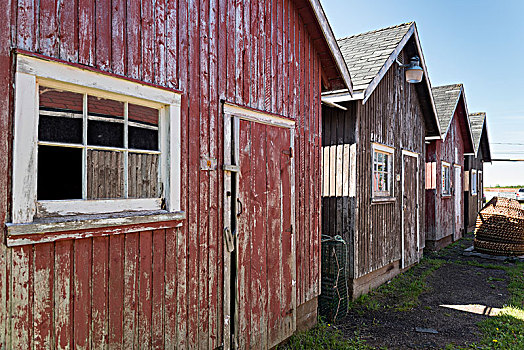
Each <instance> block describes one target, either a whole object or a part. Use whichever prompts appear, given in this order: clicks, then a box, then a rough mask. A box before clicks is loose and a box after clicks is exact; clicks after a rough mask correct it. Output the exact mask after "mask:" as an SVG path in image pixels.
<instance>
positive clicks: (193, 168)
mask: <svg viewBox="0 0 524 350" xmlns="http://www.w3.org/2000/svg"><path fill="white" fill-rule="evenodd" d="M199 12H200V3H199V0H189V1H188V35H189V42H190V43H192V45H190V46H189V58H190V60H189V63H188V64H189V66H188V67H189V76H190V77H198V76H200V64H199V63H200V45H198V42H199V39H200V32H199V28H200V26H199V21H198V18H199ZM200 93H201V89H200V84H199V81H198V80H197V79H192V78H190V79H189V111H188V113H189V119H190V120H192V121H193V120H199V119H200V115H199V113H200V104H199V94H200ZM188 141H189V150H188V154H187V162H188V187H189V188H192V189H193V190H192V191H191V192H190V193H189V194H188V206H187V212H188V217H189V218H192V219H191V220H190V221H189V225H188V226H189V227H188V229H189V232H192V233H194V232H198V230H199V220H198V217H199V202H200V200H199V198H200V195H201V193H200V187H199V186H200V169H199V165H200V123H192V122H190V123H189V125H188ZM198 244H199V235H195V234H189V235H188V265H187V269H188V290H187V293H188V301H189V302H188V327H187V332H188V335H187V340H188V343H189V344H190V345H192V344H197V343H198V340H199V338H198V335H199V331H200V324H199V321H200V320H199V316H200V314H199V306H200V304H199V299H198V298H199V292H200V290H199V284H198V282H199V270H200V268H201V266H200V263H199V258H198V254H199V247H198Z"/></svg>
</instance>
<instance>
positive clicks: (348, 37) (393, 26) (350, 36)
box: [337, 21, 415, 41]
mask: <svg viewBox="0 0 524 350" xmlns="http://www.w3.org/2000/svg"><path fill="white" fill-rule="evenodd" d="M414 23H415V21H411V22H405V23H400V24H396V25H392V26H389V27H385V28H380V29H375V30H370V31H367V32H364V33H359V34H353V35H349V36H346V37H343V38H338V39H337V41H340V40H346V39H351V38H355V37H357V36H361V35H368V34H373V33H378V32H381V31H384V30H389V29H393V28H398V27H402V26H406V25H409V26H411V25H412V24H414Z"/></svg>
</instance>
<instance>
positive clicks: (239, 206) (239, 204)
mask: <svg viewBox="0 0 524 350" xmlns="http://www.w3.org/2000/svg"><path fill="white" fill-rule="evenodd" d="M237 204H238V208H237V216H240V214H242V211H243V207H242V202H241V201H240V199H238V198H237Z"/></svg>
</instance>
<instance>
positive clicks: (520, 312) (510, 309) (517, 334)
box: [479, 263, 524, 350]
mask: <svg viewBox="0 0 524 350" xmlns="http://www.w3.org/2000/svg"><path fill="white" fill-rule="evenodd" d="M499 268H500V269H501V270H504V271H506V273H507V274H508V276H509V278H510V282H509V284H508V291H509V292H510V299H509V301H508V303H507V304H506V305H505V306H504V308H503V309H502V313H501V314H500V315H498V316H495V317H490V318H488V319H487V320H485V321H482V322H481V323H480V324H479V326H480V329H481V330H482V340H481V341H480V345H483V346H485V347H487V348H491V349H510V350H511V349H515V350H517V349H519V350H522V349H524V263H516V264H508V265H503V266H500V267H499Z"/></svg>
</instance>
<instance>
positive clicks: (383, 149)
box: [371, 143, 395, 199]
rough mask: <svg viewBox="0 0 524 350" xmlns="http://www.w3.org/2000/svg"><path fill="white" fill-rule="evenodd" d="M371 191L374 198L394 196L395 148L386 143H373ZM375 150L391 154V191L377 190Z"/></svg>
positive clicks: (389, 180)
mask: <svg viewBox="0 0 524 350" xmlns="http://www.w3.org/2000/svg"><path fill="white" fill-rule="evenodd" d="M371 149H372V150H371V186H372V187H371V193H372V198H373V199H386V198H394V196H395V193H394V187H395V186H394V177H395V161H394V159H395V149H394V148H392V147H389V146H386V145H382V144H379V143H372V147H371ZM375 152H379V153H386V154H388V155H389V157H388V158H389V164H388V168H389V169H390V171H389V177H388V180H387V181H388V185H389V186H388V187H389V192H385V191H375V185H374V181H375Z"/></svg>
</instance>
